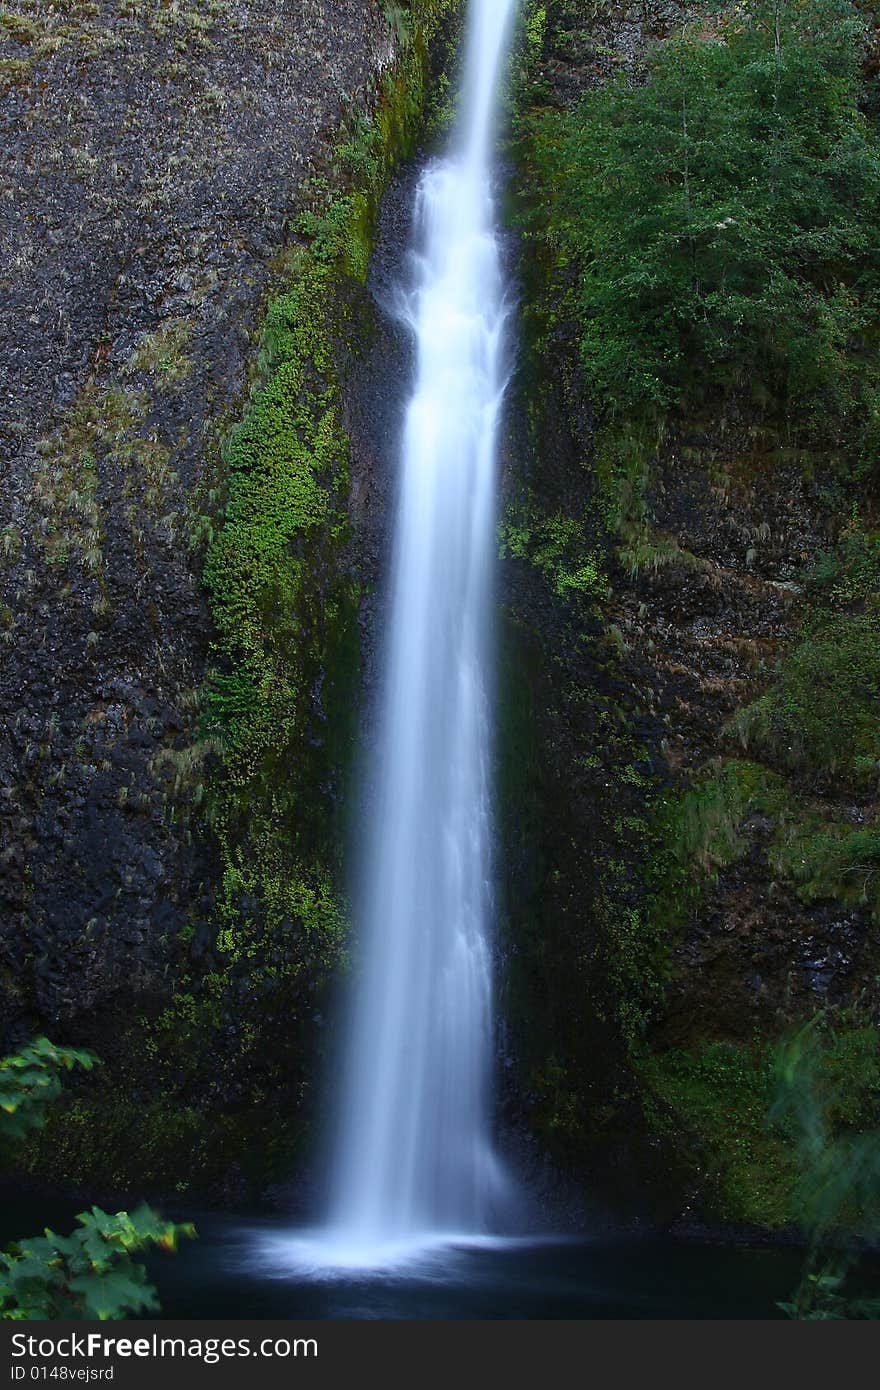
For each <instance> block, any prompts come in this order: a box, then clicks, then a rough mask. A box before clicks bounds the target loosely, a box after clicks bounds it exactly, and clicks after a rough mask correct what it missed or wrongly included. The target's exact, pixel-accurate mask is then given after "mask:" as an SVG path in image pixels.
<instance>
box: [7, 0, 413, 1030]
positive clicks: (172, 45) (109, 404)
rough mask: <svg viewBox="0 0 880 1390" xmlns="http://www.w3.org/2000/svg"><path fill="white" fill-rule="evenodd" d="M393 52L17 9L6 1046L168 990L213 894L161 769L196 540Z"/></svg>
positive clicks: (244, 13)
mask: <svg viewBox="0 0 880 1390" xmlns="http://www.w3.org/2000/svg"><path fill="white" fill-rule="evenodd" d="M395 43H396V39H395V36H394V34H393V32H392V31H391V30H390V28H389V25H388V23H387V21H386V20H385V17H384V14H383V12H382V10H381V7H380V6H379V5H378V4H376V3H372V2H371V0H340V3H334V4H332V5H330V4H323V3H314V0H312V3H306V4H302V3H299V0H297V3H293V0H290V3H285V2H284V0H282V3H280V4H276V3H271V4H270V3H260V0H254V3H238V2H237V0H211V3H209V4H198V5H196V4H182V3H181V4H177V3H175V4H171V5H167V4H158V3H156V4H154V3H152V2H151V0H144V3H136V2H134V0H129V2H127V0H112V3H107V0H105V2H104V3H101V4H86V3H73V2H72V0H71V2H68V3H59V4H57V5H54V6H46V5H44V4H42V3H27V0H25V3H11V4H10V5H8V6H6V7H5V8H4V10H3V13H2V16H0V73H2V81H3V95H2V108H3V110H2V119H3V130H4V141H3V143H4V158H3V166H4V167H3V188H4V196H3V206H4V218H3V227H2V255H0V260H2V265H3V267H4V269H3V272H2V274H3V285H2V295H3V300H4V314H3V329H2V334H3V341H2V349H0V350H2V357H0V381H2V387H0V399H2V406H0V411H2V423H0V428H2V432H3V433H2V446H0V447H2V450H3V486H2V506H3V512H4V515H3V522H2V526H3V531H2V534H3V542H4V557H3V575H2V583H3V608H2V616H3V633H2V635H3V642H4V653H3V662H2V676H0V700H2V705H3V709H4V715H5V721H4V722H5V734H6V742H5V748H4V752H3V755H2V761H0V780H2V798H3V802H2V809H3V816H4V862H3V888H2V892H3V928H2V933H3V934H2V942H3V946H2V951H3V965H4V969H3V988H4V1009H3V1015H4V1022H5V1024H6V1027H7V1029H11V1030H12V1032H13V1034H17V1035H18V1036H22V1035H23V1033H25V1032H27V1031H28V1030H29V1029H32V1028H33V1027H35V1026H37V1025H38V1024H40V1025H42V1026H46V1027H54V1026H57V1024H58V1023H59V1022H61V1023H66V1022H68V1021H69V1020H70V1019H71V1017H72V1016H73V1015H75V1014H83V1013H88V1012H89V1011H91V1010H94V1009H95V1008H96V1007H97V1006H98V1005H99V1004H100V1003H102V1002H103V1001H105V1000H106V999H107V998H108V997H110V996H112V995H113V994H114V992H117V991H120V990H121V991H123V992H128V991H131V990H135V991H137V990H143V989H144V988H146V987H148V986H151V985H155V983H156V981H157V979H161V976H162V972H163V968H164V966H163V961H164V959H165V954H166V950H165V944H164V943H165V940H166V938H167V937H168V935H169V933H174V932H175V931H177V930H178V929H179V927H180V926H181V924H182V922H183V921H184V919H185V917H186V914H187V911H188V910H189V908H190V906H191V903H192V898H193V895H194V893H196V894H197V888H196V884H197V882H198V880H199V878H200V877H201V876H202V875H203V874H205V873H206V872H208V869H207V868H206V866H205V864H204V863H203V862H202V860H200V856H199V853H198V851H195V850H192V849H191V848H190V846H189V845H188V843H187V842H188V840H189V838H190V837H189V833H188V831H187V830H186V828H185V827H184V826H183V824H182V823H181V822H180V821H179V820H178V822H175V818H174V815H173V814H172V808H171V806H170V805H169V801H168V797H167V791H168V784H169V773H168V768H167V765H166V766H164V767H163V763H162V755H163V754H164V753H167V752H170V751H172V750H174V749H175V748H178V747H180V746H182V745H183V744H184V742H185V740H186V738H187V736H188V734H189V732H190V731H191V728H192V720H193V696H194V693H195V691H196V689H197V687H198V686H199V684H200V682H201V680H202V677H203V674H204V661H205V650H206V644H207V641H208V636H209V630H210V629H209V620H208V616H207V612H206V606H205V603H204V599H203V596H202V593H201V590H200V568H201V552H200V548H199V544H198V541H199V533H198V526H199V518H200V516H201V515H202V513H208V512H210V511H211V499H210V498H209V497H208V495H207V494H208V489H209V488H210V487H211V486H213V485H214V483H213V474H212V469H213V470H214V473H215V472H216V462H217V451H218V443H219V440H220V438H221V436H222V434H223V432H224V429H225V428H227V427H228V423H229V420H230V416H231V413H232V412H235V411H236V410H237V409H238V408H239V406H240V403H241V401H242V398H243V394H244V391H245V389H246V386H247V382H248V376H249V374H250V373H251V372H252V370H253V360H254V354H253V349H252V347H251V344H252V341H253V339H254V336H255V332H256V325H257V323H258V319H259V315H260V311H261V305H262V303H263V301H264V298H265V295H266V292H267V289H268V288H269V287H270V285H271V284H272V281H273V273H274V274H275V275H276V276H277V265H275V264H274V263H273V258H275V257H277V255H278V253H279V251H280V250H281V249H282V248H283V246H284V245H285V243H286V241H287V240H288V239H289V235H290V224H291V220H292V218H293V217H294V216H295V214H296V211H297V209H298V208H300V207H301V206H302V204H303V197H304V187H305V185H306V183H307V180H309V179H310V178H311V179H314V178H316V177H318V176H319V175H320V174H321V172H322V171H323V170H324V168H325V165H326V160H327V157H328V152H329V150H330V148H331V146H332V144H333V143H334V141H335V140H336V139H337V138H338V132H339V128H340V123H341V121H342V120H343V119H347V120H349V121H350V120H351V118H352V115H353V112H354V111H356V110H357V109H358V108H360V109H366V108H367V106H368V105H369V104H370V102H371V101H372V100H373V99H374V93H375V90H376V83H377V78H378V76H379V74H381V72H382V71H383V69H384V68H386V67H387V66H388V65H389V64H391V63H392V61H393V59H394V56H395Z"/></svg>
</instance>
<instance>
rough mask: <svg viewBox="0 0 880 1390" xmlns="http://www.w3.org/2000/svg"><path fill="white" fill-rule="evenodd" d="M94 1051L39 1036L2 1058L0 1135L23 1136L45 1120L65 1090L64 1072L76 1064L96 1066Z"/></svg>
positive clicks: (8, 1137) (1, 1136) (3, 1137)
mask: <svg viewBox="0 0 880 1390" xmlns="http://www.w3.org/2000/svg"><path fill="white" fill-rule="evenodd" d="M96 1061H97V1058H96V1057H95V1056H94V1054H93V1053H91V1052H85V1051H83V1050H82V1049H77V1048H73V1047H56V1046H55V1044H54V1043H51V1042H50V1041H49V1039H48V1038H37V1039H36V1041H34V1042H32V1043H29V1044H28V1045H27V1046H26V1047H23V1048H21V1050H20V1051H19V1052H13V1053H12V1054H11V1055H10V1056H8V1057H3V1058H0V1138H2V1139H23V1138H24V1136H25V1135H26V1134H27V1133H28V1131H29V1130H31V1129H37V1128H39V1126H40V1125H42V1124H43V1123H44V1121H45V1110H46V1106H47V1105H48V1104H49V1102H50V1101H53V1100H54V1099H55V1098H56V1096H59V1095H60V1094H61V1074H62V1073H63V1072H65V1071H70V1070H71V1069H72V1068H73V1067H85V1068H86V1069H87V1070H88V1069H89V1068H91V1067H93V1066H94V1064H95V1062H96Z"/></svg>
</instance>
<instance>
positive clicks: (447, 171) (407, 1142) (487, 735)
mask: <svg viewBox="0 0 880 1390" xmlns="http://www.w3.org/2000/svg"><path fill="white" fill-rule="evenodd" d="M515 8H516V0H471V5H470V14H469V30H468V39H467V59H466V73H465V89H464V93H463V104H462V112H461V117H460V121H459V126H458V132H457V136H456V138H455V140H454V141H453V145H452V149H451V151H450V153H449V155H448V156H447V157H446V158H444V159H443V160H441V161H438V162H436V163H433V164H431V165H429V167H428V168H427V169H426V170H425V172H424V174H423V176H422V178H421V181H420V184H419V188H418V194H417V207H416V229H417V247H418V261H417V264H418V273H417V277H416V283H415V285H414V287H413V289H412V290H411V292H410V293H409V295H408V296H407V300H406V305H407V307H406V315H407V318H408V320H409V323H410V325H411V328H412V331H413V334H414V338H415V344H416V372H415V382H414V386H413V391H412V396H411V398H410V400H409V403H408V407H407V411H406V421H405V429H404V437H403V446H402V456H401V469H402V474H401V480H400V500H399V510H398V516H397V521H396V536H395V556H394V565H393V574H392V578H391V591H390V618H389V622H390V631H389V635H388V645H387V655H386V671H385V675H384V685H383V687H382V710H381V718H380V721H379V729H378V735H377V748H376V757H375V774H374V789H373V796H374V800H373V801H372V802H371V804H370V809H369V816H370V821H371V824H370V826H369V828H368V830H367V832H366V838H367V853H366V856H365V859H366V862H367V870H366V873H365V881H364V883H363V885H362V890H361V898H360V902H359V903H358V904H357V910H356V927H357V931H358V940H359V952H358V956H359V959H358V967H359V979H358V984H357V987H356V994H355V1000H354V1004H353V1020H352V1027H351V1034H350V1039H349V1044H348V1051H347V1058H346V1065H345V1076H344V1080H343V1088H342V1105H343V1111H342V1119H341V1124H340V1127H339V1138H338V1142H337V1151H336V1155H335V1162H334V1165H333V1169H332V1172H331V1201H330V1210H329V1213H328V1219H327V1226H326V1228H325V1237H326V1242H327V1246H328V1248H329V1250H333V1251H336V1252H337V1253H338V1255H339V1256H340V1258H341V1259H343V1260H344V1261H345V1262H346V1263H355V1264H357V1263H363V1264H369V1263H371V1262H375V1261H376V1260H377V1259H381V1257H382V1252H383V1251H386V1252H387V1251H388V1249H389V1248H390V1247H395V1248H397V1247H399V1246H401V1245H402V1246H405V1247H409V1246H413V1245H415V1246H419V1245H422V1244H426V1243H431V1242H432V1241H436V1240H437V1239H438V1238H440V1239H442V1237H443V1236H444V1235H445V1234H449V1233H456V1234H463V1233H469V1234H473V1235H476V1234H478V1233H480V1232H481V1231H485V1230H486V1229H487V1225H488V1222H489V1219H490V1207H491V1202H492V1198H493V1189H495V1188H496V1187H497V1185H498V1181H499V1179H498V1167H497V1163H496V1160H495V1158H494V1154H493V1148H492V1142H491V1137H490V1085H489V1081H490V1053H491V1046H492V1039H491V1031H492V1017H491V1013H492V1008H491V995H492V983H491V971H490V954H491V945H490V935H491V916H492V889H491V878H492V873H491V789H490V769H489V761H490V740H491V703H492V699H491V696H492V676H491V659H490V649H491V643H490V631H489V614H490V606H491V600H492V576H493V557H494V553H495V524H496V507H495V496H496V478H495V473H496V435H497V427H498V418H499V408H500V403H501V397H502V394H503V388H504V369H503V358H502V336H503V328H504V319H505V302H504V286H503V281H502V274H501V265H500V256H499V247H498V239H497V235H496V232H495V227H494V207H493V199H492V191H491V175H492V169H491V150H492V136H493V124H494V113H495V109H496V100H497V91H498V87H499V83H500V78H501V69H502V65H503V59H504V55H505V53H506V40H507V34H508V31H509V27H510V21H511V18H512V15H513V11H514V10H515Z"/></svg>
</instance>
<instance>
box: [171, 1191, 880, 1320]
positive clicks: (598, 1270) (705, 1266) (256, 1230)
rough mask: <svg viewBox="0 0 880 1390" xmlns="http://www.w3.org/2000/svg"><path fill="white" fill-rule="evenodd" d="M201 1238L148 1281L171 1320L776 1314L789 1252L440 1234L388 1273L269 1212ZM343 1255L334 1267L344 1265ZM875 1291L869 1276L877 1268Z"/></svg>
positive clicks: (655, 1241)
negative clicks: (347, 1262) (335, 1255)
mask: <svg viewBox="0 0 880 1390" xmlns="http://www.w3.org/2000/svg"><path fill="white" fill-rule="evenodd" d="M196 1223H197V1226H198V1230H199V1237H200V1238H199V1240H198V1241H194V1242H187V1243H185V1245H184V1246H183V1247H182V1248H181V1249H180V1250H179V1251H178V1253H177V1255H175V1256H174V1257H173V1258H164V1257H160V1256H157V1257H156V1258H155V1259H153V1260H151V1261H150V1272H151V1275H152V1277H153V1279H154V1280H155V1282H156V1284H157V1287H158V1289H159V1295H160V1298H161V1301H162V1310H163V1316H165V1317H169V1318H196V1317H212V1318H296V1319H300V1318H302V1319H310V1318H317V1319H337V1320H338V1319H364V1318H371V1319H389V1318H390V1319H451V1320H452V1319H456V1320H457V1319H517V1318H527V1319H554V1318H571V1319H585V1320H589V1319H597V1318H618V1319H635V1320H638V1319H646V1318H661V1319H669V1318H700V1319H703V1318H779V1317H782V1316H783V1315H782V1313H781V1312H780V1310H779V1308H778V1307H777V1306H776V1305H777V1302H778V1300H780V1299H785V1298H788V1297H790V1296H791V1293H792V1291H793V1289H794V1288H795V1286H796V1285H797V1283H798V1280H799V1277H800V1271H801V1266H802V1254H801V1252H800V1251H798V1250H795V1249H788V1248H776V1247H772V1248H760V1249H754V1248H745V1247H739V1246H719V1245H705V1244H696V1243H690V1242H681V1241H676V1240H672V1239H669V1238H660V1237H653V1236H652V1237H642V1238H620V1239H616V1240H615V1239H609V1238H608V1237H607V1236H604V1235H603V1237H602V1239H601V1240H596V1241H590V1240H589V1239H584V1238H571V1239H559V1240H552V1239H545V1240H542V1239H539V1238H534V1239H504V1238H499V1239H489V1238H487V1239H486V1240H481V1239H479V1238H474V1237H468V1238H466V1239H462V1241H461V1242H460V1243H457V1242H456V1241H455V1237H450V1238H449V1240H448V1242H447V1243H444V1242H442V1241H441V1240H440V1239H439V1238H438V1240H437V1242H436V1244H435V1245H434V1246H433V1247H432V1248H425V1247H422V1248H421V1250H420V1251H418V1252H415V1251H412V1250H410V1251H409V1252H406V1257H405V1258H403V1259H399V1257H400V1254H401V1252H400V1251H395V1252H392V1253H393V1254H395V1255H396V1256H397V1257H398V1260H399V1262H398V1263H397V1264H396V1265H395V1266H394V1267H393V1268H387V1267H386V1268H384V1269H376V1270H372V1271H371V1270H368V1269H364V1268H362V1267H357V1268H352V1269H349V1270H346V1269H344V1268H340V1267H339V1264H337V1266H336V1267H333V1265H332V1263H331V1262H330V1259H331V1257H330V1255H329V1252H328V1251H327V1248H326V1244H325V1242H324V1239H323V1233H321V1236H320V1237H319V1240H318V1241H315V1242H312V1241H311V1240H310V1238H309V1233H308V1232H304V1231H303V1232H297V1231H296V1230H288V1231H285V1229H284V1228H283V1226H282V1225H281V1224H280V1223H279V1220H278V1217H277V1215H275V1216H273V1217H272V1218H271V1219H268V1218H266V1219H263V1220H260V1219H254V1220H252V1221H242V1220H238V1221H237V1220H235V1219H232V1218H220V1217H217V1216H216V1215H209V1216H205V1217H202V1218H198V1217H197V1218H196ZM344 1253H345V1252H344V1251H343V1252H341V1258H340V1261H339V1263H340V1264H341V1263H342V1259H343V1258H344ZM875 1273H876V1274H877V1276H878V1284H880V1271H875Z"/></svg>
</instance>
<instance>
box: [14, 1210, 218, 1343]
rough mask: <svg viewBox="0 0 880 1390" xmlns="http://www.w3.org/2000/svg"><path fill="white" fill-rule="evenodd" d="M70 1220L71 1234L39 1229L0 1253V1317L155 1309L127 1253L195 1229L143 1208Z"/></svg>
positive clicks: (168, 1243)
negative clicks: (77, 1226) (74, 1226)
mask: <svg viewBox="0 0 880 1390" xmlns="http://www.w3.org/2000/svg"><path fill="white" fill-rule="evenodd" d="M76 1219H77V1221H78V1222H79V1224H80V1229H79V1230H77V1231H74V1232H73V1234H72V1235H69V1236H60V1235H57V1234H56V1233H55V1232H54V1231H50V1230H48V1229H47V1230H46V1231H45V1232H44V1234H43V1235H41V1236H33V1237H31V1238H29V1239H27V1240H21V1241H19V1242H18V1243H17V1244H16V1245H14V1246H13V1247H12V1249H11V1250H9V1251H7V1252H6V1253H2V1252H0V1316H2V1317H3V1318H15V1319H21V1318H77V1319H80V1318H99V1319H102V1320H103V1319H108V1318H123V1317H129V1316H131V1314H132V1313H142V1312H156V1311H158V1309H159V1299H158V1297H157V1294H156V1290H155V1289H154V1288H153V1286H152V1284H150V1282H149V1281H148V1279H147V1272H146V1270H145V1268H144V1266H143V1265H141V1264H138V1263H137V1262H136V1261H135V1260H134V1259H133V1258H132V1256H133V1255H135V1254H137V1253H138V1252H139V1251H144V1250H147V1249H149V1247H150V1246H159V1247H160V1248H161V1249H163V1250H169V1251H172V1250H175V1249H176V1248H177V1242H178V1240H179V1238H180V1237H181V1236H194V1235H195V1227H193V1226H191V1225H189V1224H186V1225H177V1224H175V1223H174V1222H173V1221H164V1220H163V1219H162V1218H161V1217H160V1216H157V1215H156V1213H155V1212H154V1211H152V1210H151V1208H150V1207H148V1206H141V1207H138V1209H137V1211H135V1212H133V1213H132V1214H131V1215H129V1214H128V1212H125V1211H120V1212H117V1213H116V1214H115V1215H113V1216H111V1215H109V1214H108V1213H107V1212H105V1211H102V1210H101V1209H100V1207H92V1209H91V1211H86V1212H80V1214H79V1215H78V1216H77V1218H76Z"/></svg>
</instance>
